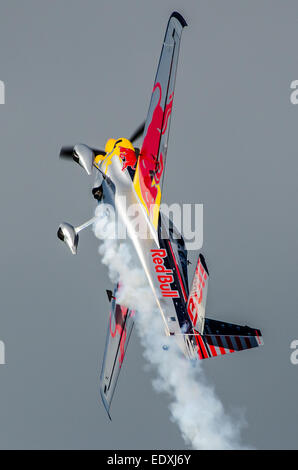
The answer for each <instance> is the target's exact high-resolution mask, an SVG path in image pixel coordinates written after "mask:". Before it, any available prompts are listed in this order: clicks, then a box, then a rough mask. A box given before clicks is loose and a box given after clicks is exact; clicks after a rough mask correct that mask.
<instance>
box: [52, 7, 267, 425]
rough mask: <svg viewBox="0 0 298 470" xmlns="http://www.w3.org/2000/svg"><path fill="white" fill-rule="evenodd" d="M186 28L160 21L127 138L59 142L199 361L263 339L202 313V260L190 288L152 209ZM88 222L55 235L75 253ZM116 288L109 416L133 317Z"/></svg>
mask: <svg viewBox="0 0 298 470" xmlns="http://www.w3.org/2000/svg"><path fill="white" fill-rule="evenodd" d="M185 26H187V25H186V21H185V20H184V18H183V17H182V16H181V15H180V14H179V13H177V12H174V13H173V14H172V15H171V17H170V19H169V22H168V25H167V29H166V34H165V38H164V42H163V46H162V51H161V56H160V60H159V64H158V68H157V74H156V77H155V82H154V86H153V91H152V95H151V101H150V106H149V111H148V115H147V119H146V121H145V123H144V124H142V125H141V126H140V127H139V128H138V129H137V130H136V132H135V133H134V134H133V135H132V136H131V138H130V139H126V138H118V139H109V140H108V141H107V143H106V146H105V150H104V151H102V150H97V149H93V148H90V147H88V146H86V145H84V144H77V145H75V146H74V147H63V148H62V149H61V153H60V156H61V157H63V158H70V159H73V160H74V161H76V162H77V163H79V164H80V165H81V166H82V167H83V168H84V169H85V171H86V172H87V173H88V174H89V175H91V173H92V169H93V168H96V170H97V174H98V175H99V176H100V178H101V184H96V185H95V187H94V188H93V190H92V193H93V196H94V198H95V199H96V200H97V201H98V204H102V202H104V203H108V204H111V205H112V206H113V207H114V209H115V211H116V212H117V213H118V214H119V217H120V218H121V220H122V221H123V222H124V224H125V226H126V228H127V232H128V234H129V237H130V240H131V242H132V243H133V246H134V248H135V253H136V256H137V257H138V259H139V261H140V264H141V266H142V268H143V269H144V272H145V274H146V277H147V279H148V283H149V285H150V287H151V290H152V296H153V299H154V302H155V304H156V308H157V309H158V311H159V312H160V314H161V317H162V319H163V323H164V327H165V333H166V335H168V336H173V337H174V338H175V339H176V341H177V343H178V345H179V347H180V349H181V350H182V351H183V353H184V354H185V356H186V357H187V358H190V359H192V358H198V359H206V358H209V357H216V356H220V355H225V354H228V353H232V352H234V351H242V350H244V349H250V348H254V347H257V346H260V345H261V344H263V341H262V335H261V332H260V330H258V329H254V328H250V327H248V326H239V325H234V324H231V323H226V322H222V321H218V320H213V319H210V318H205V309H206V299H207V288H208V280H209V272H208V268H207V265H206V261H205V258H204V256H203V255H202V254H201V253H200V254H199V256H198V262H197V266H196V269H195V273H194V277H193V281H192V283H191V287H190V288H189V283H188V274H187V269H188V261H187V250H186V246H185V242H184V240H183V237H182V235H181V234H180V233H179V232H178V231H177V229H176V227H175V226H174V225H173V223H171V221H169V219H168V218H167V217H166V216H165V215H164V214H163V213H162V212H161V211H160V210H159V209H160V203H161V192H162V183H163V178H164V173H165V161H166V155H167V145H168V136H169V129H170V121H171V114H172V107H173V99H174V88H175V78H176V70H177V63H178V55H179V47H180V40H181V35H182V31H183V28H184V27H185ZM142 135H143V136H144V137H143V142H142V145H141V148H140V149H138V148H136V147H134V145H133V143H134V142H135V141H136V140H137V139H138V138H140V137H141V136H142ZM97 180H98V179H97ZM124 197H125V199H126V202H128V205H129V204H137V205H139V207H140V209H141V210H140V214H141V217H142V223H143V224H145V225H146V227H147V228H148V233H149V234H150V235H149V236H148V237H147V238H140V237H139V236H138V234H137V232H136V230H135V227H134V226H133V225H132V224H131V222H130V218H129V217H128V216H127V213H126V207H125V206H123V200H124ZM93 222H94V218H92V219H90V220H89V221H88V222H86V223H85V224H83V225H81V226H79V227H76V228H75V227H73V226H72V225H70V224H67V223H62V224H61V225H60V226H59V229H58V237H59V238H60V239H61V240H62V241H64V242H65V243H66V244H67V245H68V247H69V248H70V250H71V252H72V253H73V254H75V253H76V252H77V246H78V239H79V238H78V233H79V232H80V231H81V230H83V229H84V228H86V227H87V226H89V225H91V224H92V223H93ZM118 289H119V285H116V286H115V288H114V292H112V291H107V294H108V298H109V301H110V302H111V312H110V315H109V318H108V331H107V339H106V347H105V353H104V359H103V366H102V372H101V379H100V391H101V396H102V400H103V403H104V405H105V408H106V410H107V412H108V415H109V416H110V405H111V401H112V398H113V394H114V391H115V387H116V383H117V379H118V376H119V372H120V370H121V366H122V363H123V359H124V356H125V352H126V348H127V345H128V342H129V338H130V334H131V332H132V328H133V324H134V314H135V312H134V311H131V310H130V309H128V308H127V307H125V306H123V305H119V304H118V303H117V290H118ZM165 349H166V348H165ZM165 354H167V353H166V352H165Z"/></svg>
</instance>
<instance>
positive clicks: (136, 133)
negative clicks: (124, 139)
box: [129, 121, 146, 143]
mask: <svg viewBox="0 0 298 470" xmlns="http://www.w3.org/2000/svg"><path fill="white" fill-rule="evenodd" d="M145 124H146V123H145V121H144V122H143V123H142V124H141V125H140V126H139V127H138V128H137V129H136V130H135V131H134V133H133V134H132V136H131V137H130V139H129V140H130V142H131V143H134V141H135V140H137V139H138V138H139V137H141V135H143V134H144V130H145Z"/></svg>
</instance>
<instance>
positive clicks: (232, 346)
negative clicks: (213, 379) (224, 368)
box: [192, 318, 264, 359]
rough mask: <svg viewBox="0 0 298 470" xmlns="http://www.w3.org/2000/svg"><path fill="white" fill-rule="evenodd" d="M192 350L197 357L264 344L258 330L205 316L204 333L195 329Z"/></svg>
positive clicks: (212, 355) (206, 356)
mask: <svg viewBox="0 0 298 470" xmlns="http://www.w3.org/2000/svg"><path fill="white" fill-rule="evenodd" d="M195 333H197V334H195V335H194V340H193V341H192V344H193V346H194V352H196V353H197V355H198V357H199V359H208V358H209V357H216V356H222V355H225V354H229V353H233V352H235V351H244V350H245V349H251V348H256V347H258V346H262V345H263V344H264V342H263V338H262V333H261V331H260V330H257V329H254V328H250V327H248V326H239V325H234V324H232V323H226V322H221V321H216V320H211V319H209V318H206V320H205V329H204V334H203V335H200V334H199V333H198V332H196V331H195Z"/></svg>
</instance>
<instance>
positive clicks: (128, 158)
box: [119, 147, 137, 171]
mask: <svg viewBox="0 0 298 470" xmlns="http://www.w3.org/2000/svg"><path fill="white" fill-rule="evenodd" d="M119 150H120V154H119V156H120V158H121V160H122V162H123V165H122V168H121V170H122V171H124V170H126V169H127V168H131V169H132V170H134V169H135V166H136V163H137V157H136V154H135V151H134V150H132V149H128V148H125V147H119Z"/></svg>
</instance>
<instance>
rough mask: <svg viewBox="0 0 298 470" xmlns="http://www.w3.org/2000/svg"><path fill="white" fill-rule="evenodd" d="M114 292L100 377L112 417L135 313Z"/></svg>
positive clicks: (105, 402)
mask: <svg viewBox="0 0 298 470" xmlns="http://www.w3.org/2000/svg"><path fill="white" fill-rule="evenodd" d="M117 288H118V286H116V288H115V290H114V296H113V300H112V304H111V305H112V308H111V312H110V315H109V324H108V331H107V339H106V347H105V352H104V359H103V364H102V369H101V376H100V394H101V397H102V401H103V404H104V406H105V409H106V410H107V413H108V415H109V418H110V419H111V416H110V406H111V402H112V399H113V395H114V392H115V388H116V385H117V380H118V377H119V373H120V370H121V368H122V364H123V360H124V356H125V353H126V349H127V345H128V342H129V338H130V335H131V332H132V329H133V324H134V319H133V317H134V312H133V311H131V310H129V309H128V308H126V307H123V306H121V305H119V304H117V302H116V299H115V294H116V292H117Z"/></svg>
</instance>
